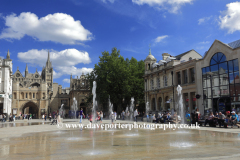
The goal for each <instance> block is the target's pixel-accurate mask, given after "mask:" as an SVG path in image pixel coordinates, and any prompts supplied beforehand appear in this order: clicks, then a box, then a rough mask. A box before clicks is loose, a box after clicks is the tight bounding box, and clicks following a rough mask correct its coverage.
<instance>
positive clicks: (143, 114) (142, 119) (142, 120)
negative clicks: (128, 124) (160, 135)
mask: <svg viewBox="0 0 240 160" xmlns="http://www.w3.org/2000/svg"><path fill="white" fill-rule="evenodd" d="M143 117H144V112H143V113H142V119H141V121H143Z"/></svg>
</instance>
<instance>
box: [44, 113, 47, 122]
mask: <svg viewBox="0 0 240 160" xmlns="http://www.w3.org/2000/svg"><path fill="white" fill-rule="evenodd" d="M44 118H45V121H47V114H46V113H45V117H44Z"/></svg>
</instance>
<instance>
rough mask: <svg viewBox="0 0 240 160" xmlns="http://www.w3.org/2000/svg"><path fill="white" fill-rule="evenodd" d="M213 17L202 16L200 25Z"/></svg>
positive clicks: (199, 21)
mask: <svg viewBox="0 0 240 160" xmlns="http://www.w3.org/2000/svg"><path fill="white" fill-rule="evenodd" d="M211 18H212V16H209V17H204V18H200V19H199V20H198V25H200V24H202V23H204V22H206V21H209V20H210V19H211Z"/></svg>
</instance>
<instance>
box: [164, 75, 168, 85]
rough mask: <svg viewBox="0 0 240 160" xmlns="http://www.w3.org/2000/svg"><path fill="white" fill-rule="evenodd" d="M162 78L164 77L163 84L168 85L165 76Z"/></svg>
mask: <svg viewBox="0 0 240 160" xmlns="http://www.w3.org/2000/svg"><path fill="white" fill-rule="evenodd" d="M163 78H164V86H165V87H167V86H168V84H167V76H164V77H163Z"/></svg>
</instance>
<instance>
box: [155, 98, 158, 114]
mask: <svg viewBox="0 0 240 160" xmlns="http://www.w3.org/2000/svg"><path fill="white" fill-rule="evenodd" d="M155 108H156V109H155V110H156V111H157V110H158V109H157V94H155Z"/></svg>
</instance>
